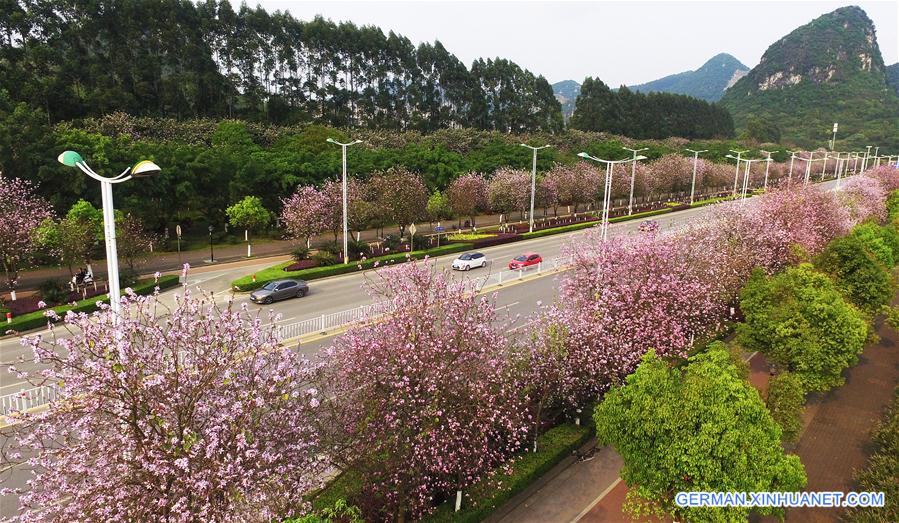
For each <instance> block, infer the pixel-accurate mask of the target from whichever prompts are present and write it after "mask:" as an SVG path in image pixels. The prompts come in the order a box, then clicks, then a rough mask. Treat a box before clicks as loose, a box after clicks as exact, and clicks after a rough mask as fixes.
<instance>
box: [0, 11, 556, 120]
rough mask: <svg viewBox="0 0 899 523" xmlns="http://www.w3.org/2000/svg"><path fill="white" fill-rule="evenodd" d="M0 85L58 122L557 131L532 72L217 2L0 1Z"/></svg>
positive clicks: (547, 98) (540, 81)
mask: <svg viewBox="0 0 899 523" xmlns="http://www.w3.org/2000/svg"><path fill="white" fill-rule="evenodd" d="M0 90H6V91H7V92H8V93H9V96H10V97H11V98H12V101H13V102H19V101H21V102H27V103H28V104H30V105H31V106H33V107H39V108H41V109H42V110H43V111H44V113H45V116H46V118H47V119H48V121H50V122H58V121H65V120H71V119H75V118H83V117H90V116H102V115H105V114H108V113H111V112H115V111H124V112H127V113H129V114H134V115H142V116H162V117H174V118H179V119H184V118H195V117H215V118H240V119H246V120H251V121H265V122H271V123H279V124H294V123H300V122H306V121H312V120H315V121H317V122H320V123H324V124H328V125H334V126H361V127H369V128H382V129H399V130H407V129H416V130H421V131H432V130H435V129H442V128H447V127H474V128H478V129H491V130H499V131H504V132H522V131H533V130H543V131H558V130H560V129H561V128H562V114H561V109H560V106H559V103H558V102H557V101H556V99H555V98H554V96H553V92H552V88H551V87H550V85H549V83H548V82H547V81H546V80H545V79H544V78H543V77H542V76H536V75H534V74H533V73H531V72H530V71H527V70H523V69H522V68H520V67H519V66H518V65H516V64H514V63H512V62H510V61H508V60H504V59H501V58H497V59H488V60H483V59H479V60H477V61H475V62H474V63H473V64H472V66H471V68H470V69H469V68H466V66H465V65H464V64H463V63H462V62H460V61H459V59H458V58H456V57H455V56H454V55H453V54H452V53H451V52H450V51H448V50H447V49H445V48H444V47H443V46H442V45H441V44H440V42H434V43H433V44H429V43H423V44H421V45H419V46H418V47H416V46H415V45H413V43H412V42H411V41H410V40H409V39H408V38H406V37H404V36H402V35H398V34H395V33H393V32H390V33H387V34H384V32H383V31H381V29H379V28H377V27H372V26H363V27H358V26H356V25H354V24H352V23H340V24H336V23H334V22H331V21H329V20H324V19H322V18H316V19H314V20H312V21H300V20H297V19H295V18H293V17H292V16H291V15H290V14H289V13H284V12H279V11H276V12H274V13H268V12H266V11H265V10H264V9H262V8H260V7H257V8H250V7H248V6H247V4H245V3H244V4H241V5H240V7H239V8H238V9H236V10H235V9H234V8H233V7H232V6H231V4H230V3H229V2H228V1H227V0H204V1H201V2H199V3H198V4H196V5H195V4H194V3H192V2H190V1H189V0H152V1H150V0H119V1H93V0H61V1H56V0H11V1H6V2H0Z"/></svg>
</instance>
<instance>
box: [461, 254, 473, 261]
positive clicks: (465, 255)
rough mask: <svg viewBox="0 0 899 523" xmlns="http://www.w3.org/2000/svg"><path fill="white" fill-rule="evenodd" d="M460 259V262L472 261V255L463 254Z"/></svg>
mask: <svg viewBox="0 0 899 523" xmlns="http://www.w3.org/2000/svg"><path fill="white" fill-rule="evenodd" d="M459 259H460V260H470V259H471V255H470V254H463V255H462V256H459Z"/></svg>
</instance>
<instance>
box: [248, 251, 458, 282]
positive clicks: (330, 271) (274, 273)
mask: <svg viewBox="0 0 899 523" xmlns="http://www.w3.org/2000/svg"><path fill="white" fill-rule="evenodd" d="M469 250H471V244H470V243H453V244H450V245H441V246H440V247H435V248H433V249H428V250H426V251H412V252H410V253H408V254H409V255H410V256H411V257H412V258H415V259H420V258H423V257H425V256H440V255H443V254H450V253H454V252H462V251H469ZM406 254H407V253H405V252H398V253H396V254H390V255H387V256H379V257H377V258H369V259H367V260H365V261H358V262H355V263H348V264H343V263H341V264H337V265H327V266H324V267H313V268H311V269H303V270H300V271H285V270H284V268H285V267H287V266H289V265H292V264H293V263H295V262H293V261H289V262H284V263H280V264H278V265H274V266H272V267H269V268H267V269H263V270H261V271H259V272H257V273H256V281H255V282H254V281H253V275H252V274H250V275H248V276H244V277H243V278H239V279H237V280H234V281H232V282H231V286H232V287H234V288H235V289H237V290H239V291H252V290H255V289H258V288H260V287H262V286H263V285H265V284H266V283H268V282H270V281H274V280H280V279H282V278H297V279H300V280H315V279H318V278H325V277H327V276H336V275H338V274H346V273H350V272H356V271H359V270H360V268H359V267H360V266H361V267H362V269H371V268H372V267H374V266H375V264H376V263H377V264H378V265H379V266H380V265H388V264H394V263H397V262H400V263H401V262H403V261H405V260H406Z"/></svg>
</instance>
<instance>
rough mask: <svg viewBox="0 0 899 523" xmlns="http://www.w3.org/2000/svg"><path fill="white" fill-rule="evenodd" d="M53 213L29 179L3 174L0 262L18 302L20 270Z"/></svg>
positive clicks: (0, 197)
mask: <svg viewBox="0 0 899 523" xmlns="http://www.w3.org/2000/svg"><path fill="white" fill-rule="evenodd" d="M49 218H53V210H52V208H51V207H50V204H49V203H47V201H46V200H44V199H43V198H41V197H39V196H38V195H37V194H36V192H35V188H34V186H33V185H32V184H31V182H29V181H27V180H21V179H19V178H9V177H6V176H3V175H2V174H0V260H2V262H3V272H4V274H5V275H6V286H7V288H8V289H9V290H10V292H11V293H12V295H13V299H15V290H16V286H17V284H18V280H19V269H20V268H21V266H22V264H24V263H25V262H27V261H28V259H29V257H30V256H31V254H32V253H33V252H34V251H35V249H36V248H37V242H36V241H35V239H36V238H35V236H36V234H35V233H36V231H37V230H38V228H39V227H40V226H41V224H42V223H43V222H44V220H47V219H49Z"/></svg>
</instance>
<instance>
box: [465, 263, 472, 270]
mask: <svg viewBox="0 0 899 523" xmlns="http://www.w3.org/2000/svg"><path fill="white" fill-rule="evenodd" d="M465 270H466V271H470V270H471V264H470V263H466V264H465Z"/></svg>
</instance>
